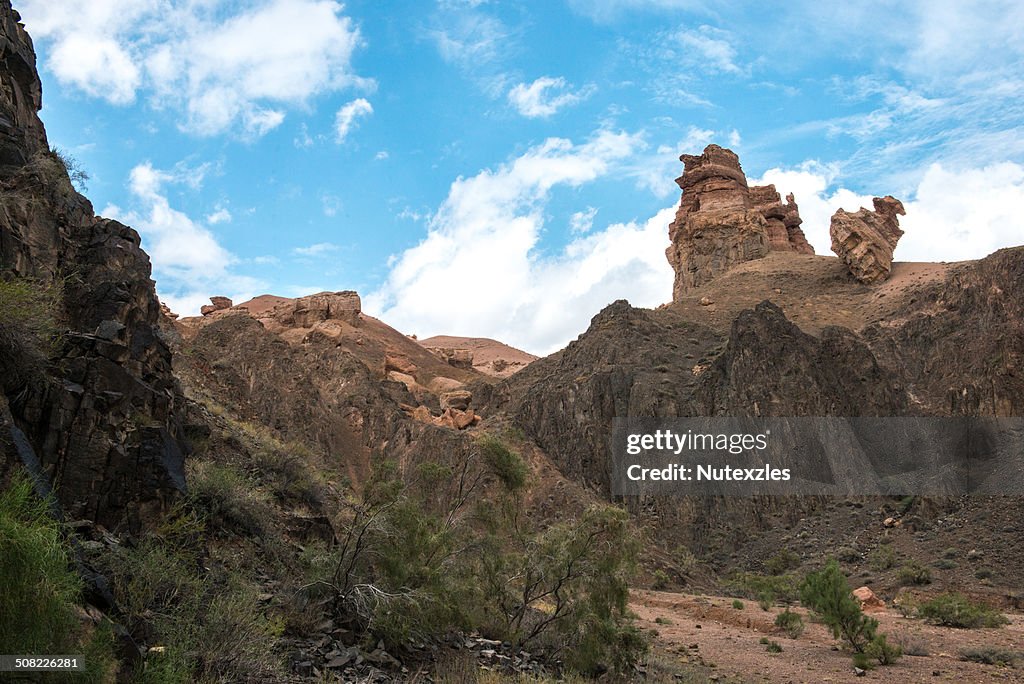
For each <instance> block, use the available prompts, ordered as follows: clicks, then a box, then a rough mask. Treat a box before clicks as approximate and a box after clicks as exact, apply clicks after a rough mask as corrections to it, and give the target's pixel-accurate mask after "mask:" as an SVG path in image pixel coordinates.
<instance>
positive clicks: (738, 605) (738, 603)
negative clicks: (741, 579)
mask: <svg viewBox="0 0 1024 684" xmlns="http://www.w3.org/2000/svg"><path fill="white" fill-rule="evenodd" d="M732 607H733V608H735V609H736V610H743V601H740V600H739V599H733V601H732Z"/></svg>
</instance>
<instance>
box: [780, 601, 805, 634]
mask: <svg viewBox="0 0 1024 684" xmlns="http://www.w3.org/2000/svg"><path fill="white" fill-rule="evenodd" d="M775 626H776V627H777V628H779V629H780V630H782V631H783V632H784V633H785V634H786V636H788V637H789V638H790V639H796V638H798V637H799V636H800V635H801V634H803V633H804V620H803V618H802V617H800V614H799V613H794V612H792V611H791V610H790V609H789V608H786V610H784V611H782V612H781V613H779V614H778V615H776V616H775Z"/></svg>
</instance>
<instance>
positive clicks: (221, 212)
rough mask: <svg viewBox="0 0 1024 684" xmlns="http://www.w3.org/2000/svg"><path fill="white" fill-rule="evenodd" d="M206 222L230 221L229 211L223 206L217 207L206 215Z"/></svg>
mask: <svg viewBox="0 0 1024 684" xmlns="http://www.w3.org/2000/svg"><path fill="white" fill-rule="evenodd" d="M206 222H207V223H210V224H217V223H230V222H231V212H230V211H228V210H227V209H226V208H224V207H217V210H216V211H214V212H213V213H212V214H208V215H207V216H206Z"/></svg>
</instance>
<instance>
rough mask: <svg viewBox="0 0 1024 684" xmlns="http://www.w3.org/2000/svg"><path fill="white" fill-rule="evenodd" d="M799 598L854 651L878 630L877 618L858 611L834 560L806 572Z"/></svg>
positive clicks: (862, 649)
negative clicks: (810, 571) (813, 570)
mask: <svg viewBox="0 0 1024 684" xmlns="http://www.w3.org/2000/svg"><path fill="white" fill-rule="evenodd" d="M800 600H801V602H802V603H803V604H804V605H805V606H807V607H808V608H810V609H812V610H813V611H814V612H815V613H817V614H818V615H820V616H821V619H822V622H823V623H824V624H825V626H827V627H828V628H829V630H831V632H832V636H833V637H835V638H837V639H840V638H841V639H843V640H844V641H845V642H846V643H847V644H849V646H850V647H851V648H852V649H853V650H854V651H855V652H857V653H862V652H863V651H864V649H865V648H866V647H867V645H868V644H869V643H870V642H871V640H872V639H873V638H874V636H875V631H876V630H877V629H878V621H877V620H875V619H873V618H870V617H868V616H866V615H864V613H863V612H862V611H861V609H860V605H859V604H858V603H857V600H856V599H855V598H854V597H853V594H852V593H851V592H850V585H849V584H847V582H846V577H845V576H844V575H843V573H842V571H841V570H840V569H839V564H838V563H836V561H835V560H832V561H829V563H828V565H826V566H825V568H824V569H822V570H819V571H817V572H812V573H810V574H809V575H807V579H805V580H804V584H803V586H802V587H801V590H800Z"/></svg>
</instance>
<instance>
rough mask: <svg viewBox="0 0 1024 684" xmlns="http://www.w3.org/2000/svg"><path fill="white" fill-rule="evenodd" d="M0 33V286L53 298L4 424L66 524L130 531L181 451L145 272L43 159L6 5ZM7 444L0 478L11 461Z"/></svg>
mask: <svg viewBox="0 0 1024 684" xmlns="http://www.w3.org/2000/svg"><path fill="white" fill-rule="evenodd" d="M0 31H2V35H0V51H2V55H0V82H2V83H3V85H4V88H3V89H2V94H0V188H2V191H3V192H2V194H0V276H2V277H3V278H4V279H12V278H16V279H28V281H31V282H32V283H36V284H38V285H39V286H40V287H46V286H51V285H53V284H54V283H57V284H59V285H60V286H61V287H62V289H63V297H61V301H60V302H59V304H58V308H59V309H60V310H59V311H57V312H55V313H56V315H57V318H58V320H59V323H60V326H61V327H62V328H64V329H65V330H66V332H65V334H64V335H63V337H62V340H61V345H60V348H59V349H58V350H57V351H56V352H55V357H54V358H53V359H52V364H51V370H50V371H49V373H48V374H47V376H46V377H45V378H42V379H38V380H37V381H34V382H8V381H7V380H8V379H7V378H5V382H4V383H3V385H4V386H3V392H4V394H5V396H6V397H7V402H6V403H7V404H9V413H8V414H7V418H6V421H4V422H7V423H9V425H11V426H16V427H17V428H19V429H20V430H21V431H22V432H23V433H24V434H25V435H26V436H27V438H28V441H29V443H30V444H31V447H32V450H33V451H34V453H35V455H36V456H37V457H38V461H39V464H40V467H41V470H42V474H43V475H44V476H45V477H46V478H47V479H48V480H49V481H50V482H52V483H55V484H56V488H55V489H56V493H57V497H58V499H59V501H60V502H61V504H62V505H63V506H64V508H65V509H66V510H67V513H68V515H71V516H74V517H79V518H88V519H91V520H94V521H96V522H100V523H102V524H104V525H107V526H117V525H120V524H123V523H126V522H127V523H130V524H131V525H132V526H137V525H139V524H142V523H144V522H145V521H146V520H147V519H148V518H149V517H151V516H152V515H153V514H155V513H157V512H159V511H161V510H163V509H164V508H165V507H166V506H167V505H168V504H169V503H170V502H171V500H172V499H173V498H174V497H175V495H176V493H177V492H179V491H181V490H183V489H184V476H183V459H184V455H185V451H186V448H185V446H184V443H183V442H182V441H181V440H180V439H179V435H180V430H181V429H180V425H179V422H180V421H179V420H178V418H177V415H178V408H179V405H180V402H181V396H180V391H179V389H178V386H177V383H176V381H175V380H174V377H173V376H172V373H171V355H170V351H169V350H168V348H167V346H166V345H165V344H164V342H163V340H162V339H161V337H160V333H159V328H158V321H159V319H160V317H161V312H160V304H159V302H158V301H157V298H156V295H155V292H154V287H153V281H152V280H151V279H150V264H149V258H148V257H147V255H146V254H145V252H143V251H142V249H141V248H140V246H139V245H140V240H139V236H138V234H137V233H136V232H135V231H134V230H132V229H131V228H129V227H127V226H124V225H122V224H120V223H118V222H117V221H111V220H108V219H103V218H99V217H97V216H95V215H94V213H93V208H92V205H91V204H90V203H89V201H88V200H87V199H85V198H84V197H82V196H81V195H79V194H78V193H77V192H75V190H74V188H73V187H72V185H71V183H70V181H69V180H68V175H67V172H66V169H65V168H64V165H63V163H62V162H61V161H60V160H59V159H58V158H57V156H56V155H54V154H52V153H50V151H49V146H48V143H47V141H46V135H45V132H44V129H43V125H42V122H40V120H39V119H38V117H37V115H36V112H37V111H38V109H39V107H40V105H41V99H40V85H39V79H38V75H37V74H36V71H35V54H34V52H33V50H32V44H31V41H30V40H29V38H28V36H27V34H26V33H25V31H24V28H23V27H22V26H21V25H20V24H19V23H18V16H17V13H16V12H14V11H13V10H12V9H11V6H10V3H9V2H7V1H6V0H0ZM28 281H26V282H28ZM9 433H10V430H5V431H4V433H3V434H0V445H2V448H3V454H4V460H3V461H0V466H2V467H0V470H5V469H6V468H7V467H9V466H11V465H12V464H13V463H15V462H17V461H24V459H23V458H22V457H20V456H19V455H18V453H17V450H15V449H13V448H12V446H11V444H12V440H11V438H10V435H9Z"/></svg>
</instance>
